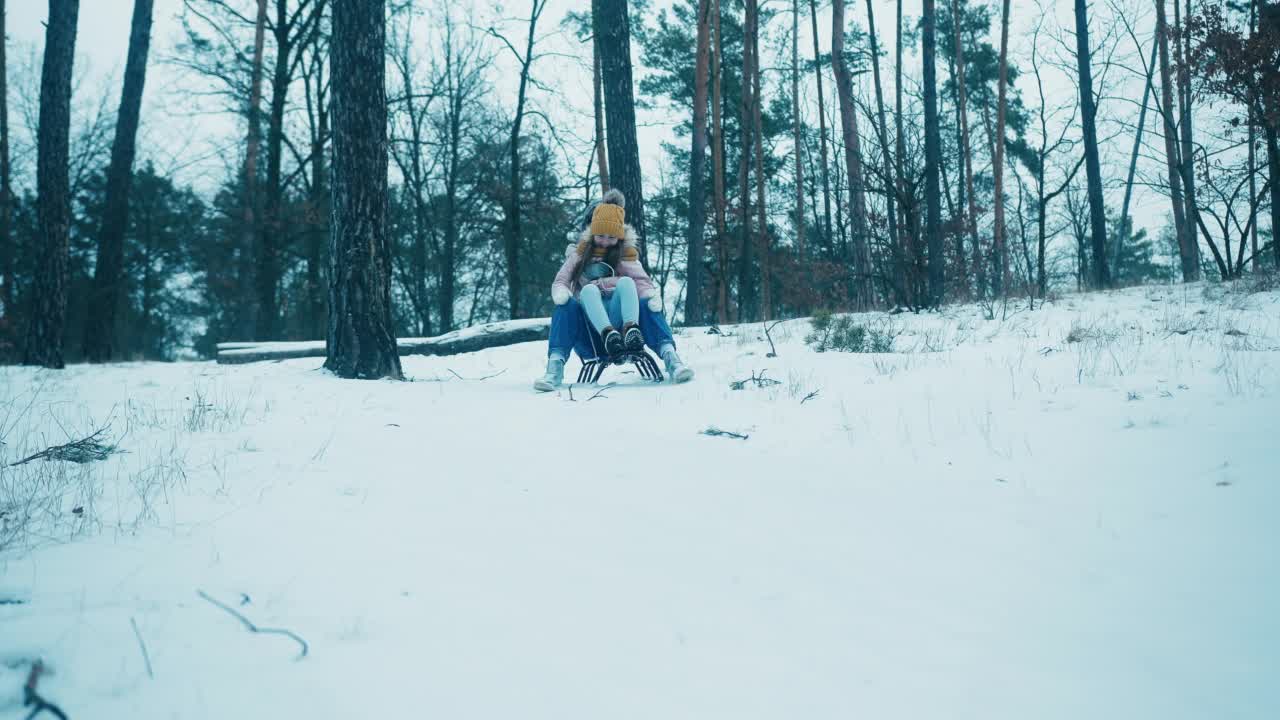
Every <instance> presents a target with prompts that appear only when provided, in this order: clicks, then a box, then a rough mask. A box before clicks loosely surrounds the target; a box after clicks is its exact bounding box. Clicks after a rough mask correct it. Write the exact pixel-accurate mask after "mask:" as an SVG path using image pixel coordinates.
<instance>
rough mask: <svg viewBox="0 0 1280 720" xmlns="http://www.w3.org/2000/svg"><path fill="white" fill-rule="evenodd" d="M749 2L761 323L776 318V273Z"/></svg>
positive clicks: (755, 31)
mask: <svg viewBox="0 0 1280 720" xmlns="http://www.w3.org/2000/svg"><path fill="white" fill-rule="evenodd" d="M747 2H749V3H751V4H752V5H755V6H756V7H755V12H754V13H753V14H754V16H755V21H754V22H753V23H752V32H751V58H752V60H751V84H752V90H751V97H752V103H751V113H752V127H753V129H754V132H755V150H756V172H755V174H756V215H757V217H756V233H757V236H758V237H759V242H758V245H759V249H758V252H759V255H760V306H759V308H757V311H756V317H757V318H758V319H760V320H769V319H771V317H772V312H773V311H772V303H773V292H772V290H771V285H772V276H771V273H772V270H771V268H770V254H771V252H772V249H771V243H770V238H769V223H768V219H767V218H766V217H765V204H764V184H765V177H764V120H763V117H762V115H763V111H762V110H761V106H762V105H763V103H762V102H761V100H760V98H761V97H763V96H762V95H761V92H760V7H759V5H758V4H757V0H747Z"/></svg>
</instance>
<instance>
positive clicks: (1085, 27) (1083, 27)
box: [1075, 0, 1111, 289]
mask: <svg viewBox="0 0 1280 720" xmlns="http://www.w3.org/2000/svg"><path fill="white" fill-rule="evenodd" d="M1088 12H1089V11H1088V7H1087V3H1086V0H1075V15H1076V61H1077V64H1078V66H1079V68H1080V114H1081V116H1082V117H1081V121H1082V123H1081V124H1082V126H1083V130H1084V133H1083V134H1084V157H1085V160H1084V169H1085V177H1086V179H1087V182H1088V190H1089V226H1090V233H1091V236H1092V245H1093V286H1094V287H1095V288H1096V289H1105V288H1108V287H1110V286H1111V274H1110V273H1109V272H1108V271H1107V255H1106V248H1107V219H1106V213H1105V209H1104V208H1103V202H1102V167H1101V165H1100V163H1099V160H1098V129H1097V126H1096V123H1095V121H1096V119H1097V114H1098V111H1097V107H1096V105H1095V103H1094V97H1093V65H1092V61H1091V57H1090V52H1091V51H1090V49H1089V15H1088Z"/></svg>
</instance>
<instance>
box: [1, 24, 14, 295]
mask: <svg viewBox="0 0 1280 720" xmlns="http://www.w3.org/2000/svg"><path fill="white" fill-rule="evenodd" d="M7 28H8V22H7V15H6V10H5V0H0V304H2V305H3V306H4V307H3V311H2V312H0V318H7V317H11V316H12V315H13V311H14V297H15V294H14V291H13V282H14V274H15V273H14V267H13V266H14V259H15V255H16V253H15V252H14V240H13V184H12V179H11V171H10V167H9V60H8V51H7V48H8V46H9V36H8V34H7V32H8V30H7Z"/></svg>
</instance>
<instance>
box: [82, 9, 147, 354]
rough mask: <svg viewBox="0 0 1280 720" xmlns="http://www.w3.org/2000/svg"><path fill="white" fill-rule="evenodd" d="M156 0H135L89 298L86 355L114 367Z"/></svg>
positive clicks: (85, 332) (84, 339)
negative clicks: (144, 87)
mask: <svg viewBox="0 0 1280 720" xmlns="http://www.w3.org/2000/svg"><path fill="white" fill-rule="evenodd" d="M153 5H154V2H153V0H134V4H133V22H132V30H131V31H130V35H129V55H128V60H127V61H126V63H125V70H124V90H123V92H122V94H121V98H120V112H119V115H118V117H117V119H116V136H115V142H114V143H113V144H112V146H111V165H110V167H109V168H108V169H107V197H106V207H105V209H104V211H103V218H102V227H101V230H100V231H99V234H98V261H97V263H96V264H95V266H94V274H93V288H92V290H91V291H90V293H89V307H88V319H87V320H86V322H85V326H84V338H83V341H84V354H85V358H86V359H87V360H89V362H108V361H110V360H111V359H112V358H113V356H114V355H115V352H116V347H115V339H116V308H117V307H118V306H119V305H120V302H121V300H122V296H123V291H124V288H123V282H124V277H123V275H124V236H125V231H126V230H127V229H128V226H129V190H130V187H131V186H132V184H133V159H134V155H135V154H136V149H137V139H138V119H139V116H140V115H141V113H142V90H143V86H144V85H145V84H146V76H147V53H148V51H149V50H150V48H151V15H152V8H153Z"/></svg>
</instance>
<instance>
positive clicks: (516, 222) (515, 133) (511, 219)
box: [503, 0, 614, 319]
mask: <svg viewBox="0 0 1280 720" xmlns="http://www.w3.org/2000/svg"><path fill="white" fill-rule="evenodd" d="M546 6H547V0H533V5H532V8H531V9H530V11H529V35H528V38H527V40H526V42H525V49H524V57H522V58H520V89H519V91H518V92H517V94H516V114H515V118H514V119H513V120H512V122H511V139H510V142H509V144H508V146H507V147H508V155H509V157H508V163H509V167H508V176H507V179H508V180H507V181H508V184H509V186H510V189H509V191H508V193H507V217H506V223H505V229H506V235H505V237H504V240H505V242H504V243H503V249H504V250H505V252H506V258H507V303H508V308H509V309H510V313H511V318H512V319H516V318H522V317H525V312H524V308H523V307H521V304H520V289H521V273H520V234H521V230H520V186H521V182H522V181H521V179H520V128H521V126H522V125H523V124H524V115H525V101H526V97H527V93H528V88H529V70H530V68H531V67H532V66H533V59H534V58H533V43H534V39H535V38H536V35H535V31H536V30H537V26H538V18H539V17H541V16H542V11H543V10H544V9H545V8H546ZM599 36H600V28H599V26H597V27H596V37H599ZM611 109H612V108H611ZM611 127H612V126H611ZM613 134H614V132H613V130H612V129H611V130H610V131H609V138H610V141H611V142H612V139H613Z"/></svg>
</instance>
